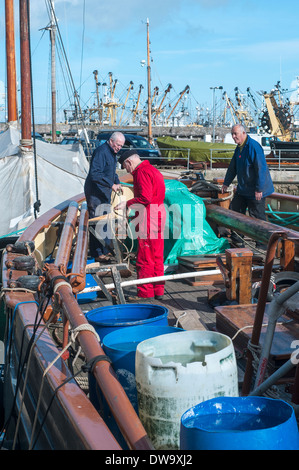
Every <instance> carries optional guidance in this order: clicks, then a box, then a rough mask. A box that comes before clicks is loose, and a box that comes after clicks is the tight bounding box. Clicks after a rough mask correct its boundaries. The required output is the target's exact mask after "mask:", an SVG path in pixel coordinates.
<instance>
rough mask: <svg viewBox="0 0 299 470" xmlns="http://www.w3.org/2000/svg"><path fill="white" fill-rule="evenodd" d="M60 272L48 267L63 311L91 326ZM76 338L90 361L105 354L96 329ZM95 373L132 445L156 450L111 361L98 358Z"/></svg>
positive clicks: (77, 322) (72, 322)
mask: <svg viewBox="0 0 299 470" xmlns="http://www.w3.org/2000/svg"><path fill="white" fill-rule="evenodd" d="M59 275H61V272H60V271H59V270H58V269H57V268H56V267H55V266H52V267H48V273H47V279H48V280H50V281H51V280H52V281H53V282H54V288H55V285H57V284H59V283H60V285H59V286H57V290H56V293H58V294H59V296H60V300H61V305H62V308H63V312H64V314H65V316H66V317H67V318H68V320H69V322H70V325H71V328H72V329H75V328H77V327H80V326H81V325H89V324H88V322H87V321H86V319H85V316H84V314H83V313H82V310H81V309H80V307H79V305H78V303H77V302H76V300H75V298H74V296H73V293H72V291H71V289H70V288H69V286H68V285H66V284H62V283H61V282H60V280H55V277H57V276H59ZM77 338H78V341H79V343H80V345H81V347H82V349H83V351H84V354H85V357H86V361H87V362H89V361H91V360H92V359H94V358H95V357H96V356H105V353H104V351H103V349H102V348H101V346H100V343H99V342H98V339H97V337H96V336H95V334H94V332H93V331H90V330H81V331H79V333H78V337H77ZM93 374H94V376H95V379H96V381H97V383H98V385H99V387H100V388H101V390H102V392H103V395H104V397H105V399H106V401H107V403H108V405H109V407H110V410H111V412H112V414H113V416H114V418H115V420H116V422H117V424H118V426H119V428H120V430H121V432H122V433H123V436H124V438H125V440H126V442H127V444H128V446H129V448H130V449H134V450H153V449H154V448H153V446H152V443H151V441H150V439H149V437H148V436H147V434H146V431H145V429H144V427H143V425H142V424H141V422H140V420H139V418H138V416H137V414H136V412H135V410H134V408H133V406H132V404H131V402H130V401H129V399H128V397H127V395H126V393H125V391H124V389H123V387H122V386H121V385H120V383H119V381H118V380H117V377H116V374H115V372H114V370H113V368H112V366H111V364H110V363H109V362H107V361H105V360H100V359H99V360H98V361H97V362H96V364H95V366H94V368H93Z"/></svg>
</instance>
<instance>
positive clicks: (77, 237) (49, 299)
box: [2, 182, 299, 450]
mask: <svg viewBox="0 0 299 470" xmlns="http://www.w3.org/2000/svg"><path fill="white" fill-rule="evenodd" d="M126 184H129V183H128V182H126ZM220 203H221V204H222V205H223V204H225V203H226V201H223V202H220ZM205 207H206V214H207V220H209V222H210V223H211V224H213V223H217V225H218V226H221V227H229V228H233V229H235V230H236V231H237V232H239V233H243V235H245V236H246V237H249V238H250V239H251V240H254V239H258V240H262V241H264V242H265V243H266V242H268V251H267V253H266V255H265V257H264V261H262V262H261V261H259V262H258V266H259V269H260V273H259V275H258V274H256V271H254V270H253V266H252V259H254V258H255V257H256V256H257V253H254V256H253V253H252V252H251V253H250V252H248V251H249V250H248V249H236V248H229V249H227V250H224V253H220V254H219V253H218V254H217V253H215V254H211V253H210V254H205V255H200V254H198V255H197V256H181V257H180V256H179V257H178V258H179V260H178V266H177V273H176V274H170V275H168V274H167V273H165V280H166V294H165V296H164V297H165V298H164V299H163V300H161V301H155V300H154V301H153V300H151V301H149V302H148V303H149V304H150V305H161V306H164V307H167V309H168V322H169V324H170V325H171V324H172V325H174V324H176V325H177V327H180V328H183V329H185V330H190V329H191V330H194V329H195V330H204V331H207V330H213V329H215V328H216V329H217V330H219V331H222V332H226V334H229V335H231V337H232V336H234V335H235V334H236V332H237V331H239V330H241V332H242V334H240V335H238V341H237V343H236V350H238V351H239V353H240V354H241V356H242V360H243V361H244V360H245V362H246V365H245V373H244V378H243V380H241V383H240V386H241V388H242V387H244V390H243V392H244V394H246V395H247V394H249V393H251V389H250V386H249V384H250V383H251V381H252V378H253V372H252V369H251V366H252V361H253V357H252V356H250V354H249V353H247V354H248V357H247V361H246V354H245V351H246V349H247V342H246V341H248V340H250V341H251V342H252V343H256V344H259V342H260V335H261V338H262V340H263V339H264V338H265V337H266V336H267V331H265V330H267V328H266V327H265V326H264V320H263V318H264V313H265V310H266V307H267V305H268V303H267V300H269V299H268V298H267V295H268V292H269V285H270V279H271V275H273V269H274V272H275V273H276V274H277V273H278V272H279V273H281V272H283V273H287V274H288V276H289V278H291V281H290V279H289V280H288V282H289V283H290V282H291V283H294V279H297V277H298V276H299V275H298V273H297V272H296V271H295V270H294V271H293V270H292V269H294V263H296V256H295V249H294V246H298V241H299V235H298V232H296V231H293V230H291V229H287V228H281V227H278V226H277V225H274V224H271V223H269V222H264V223H261V222H256V221H254V220H252V219H250V218H249V217H247V216H241V215H239V214H233V213H231V211H230V210H229V209H225V207H221V206H220V205H218V204H211V203H210V204H205ZM88 227H89V219H88V211H87V208H86V203H85V201H84V195H83V194H80V195H78V196H74V197H73V198H71V199H69V200H67V201H65V202H64V203H62V204H60V205H59V206H56V207H55V208H53V209H51V210H50V211H48V212H47V213H46V214H44V215H42V216H40V217H39V218H38V219H37V220H35V221H34V222H33V224H32V225H31V226H30V227H28V228H27V229H26V230H25V232H24V233H23V234H22V235H21V236H20V237H19V239H18V241H17V243H15V244H14V245H8V246H7V247H6V250H5V251H4V254H3V258H2V285H3V288H2V292H3V300H4V310H5V318H6V331H5V337H4V344H5V350H4V352H5V361H4V365H3V372H2V382H3V395H4V400H3V406H4V417H3V442H2V446H3V447H4V448H12V449H18V448H23V449H105V450H120V449H121V448H123V447H122V445H124V448H129V449H131V450H155V448H154V446H153V444H152V441H151V439H150V438H149V437H148V433H147V432H146V430H145V428H144V426H143V424H142V422H141V420H140V418H139V417H138V414H137V413H136V411H135V409H134V407H133V405H132V404H131V402H130V400H129V398H128V396H127V394H126V392H125V391H124V389H123V386H122V385H121V384H120V382H119V378H118V377H117V375H116V373H115V371H114V369H113V364H111V361H110V360H109V357H107V355H106V354H105V352H104V350H103V348H102V343H101V341H100V339H99V337H98V335H97V333H96V331H95V329H94V327H93V326H92V325H91V324H90V322H89V321H88V320H87V317H88V315H87V313H88V312H90V311H94V309H95V308H101V307H105V306H107V305H111V304H115V303H116V304H121V303H122V302H124V303H126V300H125V299H126V297H125V296H124V297H123V296H122V295H123V294H124V293H125V291H126V289H127V293H130V291H132V289H133V290H134V289H135V288H136V284H137V283H138V280H136V276H134V274H133V273H132V276H133V281H131V282H130V281H128V280H124V279H122V274H121V273H123V272H126V271H127V270H129V271H130V270H131V271H133V270H132V266H128V265H125V266H124V264H122V263H117V260H116V264H115V266H114V267H117V268H118V269H119V270H118V271H117V269H116V270H114V277H113V275H112V274H111V273H112V270H111V268H112V267H111V266H110V267H107V266H100V265H98V264H97V263H92V262H90V261H89V264H87V263H88ZM278 243H282V244H283V246H282V247H280V260H279V261H280V264H279V267H275V266H273V263H274V261H277V257H276V255H275V253H276V248H277V244H278ZM223 257H224V258H223ZM225 257H226V260H225ZM118 261H122V260H120V259H118ZM240 261H241V263H240ZM255 262H256V261H255ZM255 262H254V263H255ZM263 263H264V264H263ZM261 265H262V268H261ZM263 268H264V269H263ZM255 269H257V266H255ZM116 271H117V272H118V275H116ZM186 271H187V272H186ZM290 271H292V273H293V275H291V274H290ZM101 272H102V273H103V272H105V275H106V276H108V278H109V279H110V278H111V282H112V285H111V282H110V284H109V281H108V284H107V283H106V282H107V281H106V280H104V282H103V278H102V277H101V275H99V277H96V276H93V279H95V278H97V282H96V283H95V282H93V283H92V284H88V282H87V278H88V276H90V273H93V274H94V275H95V273H98V274H99V273H101ZM109 273H110V274H109ZM252 273H255V274H254V277H255V278H257V279H259V281H260V294H259V297H258V299H256V303H250V302H251V297H252V286H251V283H250V282H248V280H249V279H248V276H249V275H250V276H251V274H252ZM102 275H103V274H102ZM219 275H220V276H219ZM259 276H260V277H259ZM292 276H293V277H292ZM296 276H297V277H296ZM125 277H127V274H125ZM99 279H100V280H99ZM284 279H285V282H284V289H285V287H286V285H287V284H288V283H287V282H286V279H287V276H286V277H285V278H284ZM255 280H256V279H255ZM296 282H297V281H296ZM236 284H237V285H238V287H236ZM88 285H89V287H88ZM289 285H290V284H289ZM90 286H91V287H90ZM126 286H128V287H126ZM219 286H220V287H221V286H222V287H225V293H226V295H225V297H226V305H224V306H223V305H221V304H220V305H219V304H218V305H217V306H216V307H215V305H214V306H211V305H212V304H209V302H208V297H210V300H211V299H212V300H213V301H214V300H215V289H216V290H217V293H218V294H219V291H218V289H219ZM210 289H211V291H210ZM112 291H114V293H113V292H112ZM95 293H98V294H99V293H100V294H102V295H101V297H99V296H98V295H96V296H95ZM103 294H104V295H103ZM222 295H223V292H222ZM80 296H81V300H80ZM82 296H83V299H82ZM109 299H110V300H109ZM115 299H116V300H115ZM228 301H229V304H227V302H228ZM128 305H129V304H128ZM194 307H195V308H194ZM183 313H184V314H185V315H182V314H183ZM290 314H291V316H293V318H296V308H295V309H294V308H293V311H292V308H291V307H290V306H289V307H288V315H290ZM244 323H245V325H244ZM244 327H249V328H248V330H245V332H244V330H243V328H244ZM277 328H278V333H277V335H274V348H276V349H275V352H274V354H271V358H268V359H269V362H271V366H272V367H273V360H274V367H275V370H276V373H278V374H279V370H280V366H281V361H282V362H283V363H285V362H287V359H286V358H288V357H289V356H290V354H291V350H290V348H291V346H290V342H289V343H288V341H290V338H291V337H292V335H294V338H296V335H297V336H298V331H297V330H298V324H297V321H295V320H292V322H290V321H285V324H284V322H282V324H279V326H277ZM277 338H278V339H277ZM277 341H278V343H277ZM281 342H282V344H283V350H280V347H281ZM79 356H80V357H81V361H80V366H78V369H77V370H76V367H77V366H75V360H74V359H75V358H76V357H79ZM273 357H274V359H273ZM277 371H278V372H277ZM89 374H93V376H94V379H95V381H96V383H97V385H98V387H99V389H100V390H101V393H102V394H103V396H104V398H105V400H106V402H107V404H108V406H109V409H110V410H111V413H112V415H113V417H114V419H115V421H116V423H117V427H118V429H119V430H120V431H121V435H122V439H123V441H121V442H124V443H125V444H122V445H121V444H119V442H118V440H117V438H116V437H115V436H114V435H113V433H112V432H111V430H110V428H109V427H108V425H107V424H106V423H105V422H104V420H103V418H102V417H101V415H100V414H99V412H98V410H97V409H96V407H95V406H94V404H93V403H92V401H91V400H90V397H89V389H88V383H89V382H88V380H87V377H88V376H89ZM270 378H271V376H270ZM268 380H269V379H268ZM286 381H287V383H292V385H293V387H292V390H293V393H292V397H293V399H294V400H295V402H296V398H295V395H296V393H297V391H298V386H297V387H296V385H297V380H296V377H295V376H294V375H292V374H291V376H290V375H289V376H287V379H286ZM271 385H273V384H271ZM248 386H249V389H248ZM126 446H127V447H126Z"/></svg>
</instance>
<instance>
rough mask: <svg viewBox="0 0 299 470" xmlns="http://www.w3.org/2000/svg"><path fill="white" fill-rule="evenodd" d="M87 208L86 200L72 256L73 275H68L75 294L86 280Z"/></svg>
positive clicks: (82, 287) (83, 204)
mask: <svg viewBox="0 0 299 470" xmlns="http://www.w3.org/2000/svg"><path fill="white" fill-rule="evenodd" d="M88 217H89V214H88V210H87V204H86V202H84V203H82V206H81V213H80V218H79V224H78V233H77V243H76V248H75V253H74V257H73V263H72V270H71V272H72V273H74V276H70V283H71V286H72V288H73V292H74V293H75V294H76V293H77V292H80V291H81V290H82V289H84V286H85V280H86V273H85V268H86V261H87V250H88Z"/></svg>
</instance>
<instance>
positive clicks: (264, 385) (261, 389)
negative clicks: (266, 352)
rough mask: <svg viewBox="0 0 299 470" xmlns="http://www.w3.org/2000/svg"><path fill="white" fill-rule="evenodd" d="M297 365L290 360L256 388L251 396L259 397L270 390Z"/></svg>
mask: <svg viewBox="0 0 299 470" xmlns="http://www.w3.org/2000/svg"><path fill="white" fill-rule="evenodd" d="M293 367H295V364H294V363H293V362H292V360H291V359H289V360H288V361H287V362H285V363H284V364H283V365H282V366H281V367H280V368H279V369H277V370H276V371H275V372H274V373H273V374H271V375H270V377H269V378H268V379H267V380H265V381H264V382H263V383H261V384H260V385H259V386H258V387H257V388H255V389H254V390H253V391H252V392H250V393H249V396H259V395H262V394H263V393H265V392H266V390H268V388H270V387H272V385H274V384H276V382H277V381H278V379H280V378H281V377H284V376H285V375H286V374H287V373H288V372H290V371H291V370H292V369H293Z"/></svg>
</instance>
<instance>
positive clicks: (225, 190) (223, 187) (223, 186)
mask: <svg viewBox="0 0 299 470" xmlns="http://www.w3.org/2000/svg"><path fill="white" fill-rule="evenodd" d="M227 190H228V186H225V184H223V185H222V188H221V192H222V194H223V193H227Z"/></svg>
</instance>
